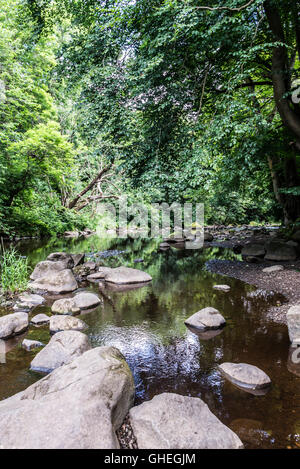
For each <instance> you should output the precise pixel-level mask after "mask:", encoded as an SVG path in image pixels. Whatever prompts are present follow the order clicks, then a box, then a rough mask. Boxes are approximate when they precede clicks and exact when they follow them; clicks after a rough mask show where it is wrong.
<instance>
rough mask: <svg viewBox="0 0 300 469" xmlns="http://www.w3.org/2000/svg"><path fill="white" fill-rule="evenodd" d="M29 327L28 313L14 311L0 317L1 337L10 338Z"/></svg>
mask: <svg viewBox="0 0 300 469" xmlns="http://www.w3.org/2000/svg"><path fill="white" fill-rule="evenodd" d="M27 328H28V314H27V313H12V314H7V315H6V316H1V317H0V339H9V338H10V337H13V336H15V335H18V334H22V332H24V331H26V329H27Z"/></svg>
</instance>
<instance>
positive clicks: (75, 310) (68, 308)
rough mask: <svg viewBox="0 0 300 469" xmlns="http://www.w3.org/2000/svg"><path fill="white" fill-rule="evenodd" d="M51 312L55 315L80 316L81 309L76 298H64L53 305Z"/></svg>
mask: <svg viewBox="0 0 300 469" xmlns="http://www.w3.org/2000/svg"><path fill="white" fill-rule="evenodd" d="M51 311H52V313H55V314H79V313H80V308H79V306H77V304H76V302H75V300H74V298H62V299H60V300H57V301H55V302H54V303H53V305H52V307H51Z"/></svg>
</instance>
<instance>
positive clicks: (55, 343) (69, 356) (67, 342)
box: [30, 331, 91, 373]
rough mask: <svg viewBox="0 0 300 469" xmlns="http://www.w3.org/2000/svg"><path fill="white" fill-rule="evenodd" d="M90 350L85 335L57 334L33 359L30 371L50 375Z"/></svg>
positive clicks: (76, 333)
mask: <svg viewBox="0 0 300 469" xmlns="http://www.w3.org/2000/svg"><path fill="white" fill-rule="evenodd" d="M90 348H91V346H90V343H89V340H88V337H87V336H86V335H85V334H82V333H81V332H77V331H64V332H58V333H57V334H55V335H54V336H53V337H52V339H51V340H50V342H49V343H48V344H47V345H46V347H45V348H43V350H41V351H40V352H39V353H38V354H37V355H36V356H35V357H34V359H33V360H32V362H31V364H30V369H31V370H33V371H38V372H41V373H51V371H53V370H55V368H58V367H59V366H62V365H67V364H68V363H71V362H72V361H73V360H75V358H77V357H78V356H79V355H82V354H83V353H84V352H86V351H87V350H89V349H90Z"/></svg>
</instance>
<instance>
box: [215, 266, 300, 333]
mask: <svg viewBox="0 0 300 469" xmlns="http://www.w3.org/2000/svg"><path fill="white" fill-rule="evenodd" d="M276 264H277V265H278V264H279V263H276V262H274V263H273V264H272V265H276ZM280 264H281V265H283V266H284V270H282V271H280V272H274V273H271V274H270V273H269V274H267V273H264V272H263V269H264V268H265V267H270V265H271V264H270V263H268V264H267V263H265V262H262V263H259V264H249V263H247V262H241V261H229V260H221V259H213V260H211V261H208V262H207V263H206V268H207V270H208V271H210V272H213V273H217V274H220V275H225V276H228V277H232V278H236V279H239V280H242V281H243V282H246V283H248V284H250V285H255V286H256V287H258V288H262V289H264V290H272V291H274V292H277V293H281V294H282V295H284V296H285V297H286V299H287V300H288V301H287V303H285V304H283V305H282V306H279V307H271V308H270V310H269V311H268V317H269V318H270V319H272V320H274V321H276V322H278V323H283V324H286V313H287V311H288V309H289V308H290V307H291V306H292V305H295V304H298V303H300V261H294V262H292V263H287V262H286V263H282V262H280Z"/></svg>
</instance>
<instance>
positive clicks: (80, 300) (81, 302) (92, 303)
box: [74, 292, 102, 309]
mask: <svg viewBox="0 0 300 469" xmlns="http://www.w3.org/2000/svg"><path fill="white" fill-rule="evenodd" d="M74 301H75V304H76V306H78V308H80V309H92V308H96V306H99V305H100V304H101V303H102V301H101V300H100V298H99V297H98V296H97V295H95V294H94V293H88V292H82V293H78V294H77V295H75V296H74Z"/></svg>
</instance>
